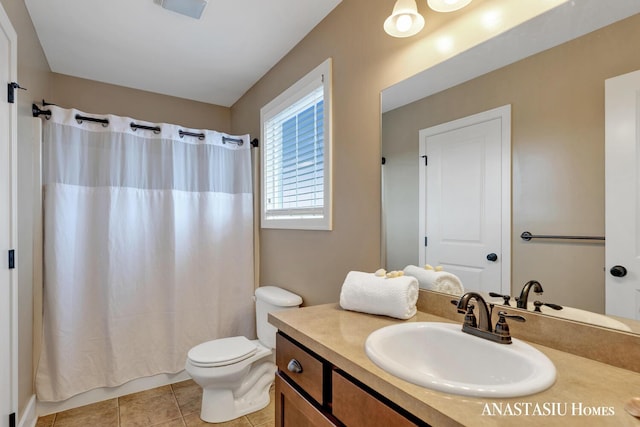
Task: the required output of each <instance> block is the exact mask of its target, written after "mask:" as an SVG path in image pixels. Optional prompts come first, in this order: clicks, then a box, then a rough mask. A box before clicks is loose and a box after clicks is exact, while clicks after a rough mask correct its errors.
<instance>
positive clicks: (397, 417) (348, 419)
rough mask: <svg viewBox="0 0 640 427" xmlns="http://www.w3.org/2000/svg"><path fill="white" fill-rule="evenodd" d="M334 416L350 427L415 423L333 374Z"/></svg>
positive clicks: (376, 426) (337, 374)
mask: <svg viewBox="0 0 640 427" xmlns="http://www.w3.org/2000/svg"><path fill="white" fill-rule="evenodd" d="M332 392H333V415H334V416H335V417H336V418H337V419H339V420H340V421H341V422H343V423H344V424H345V425H346V426H349V427H360V426H366V427H389V426H393V427H405V426H416V424H415V423H413V422H411V421H410V420H409V419H407V418H405V417H404V416H403V415H402V414H400V413H398V412H396V411H395V410H394V409H392V408H391V407H389V406H387V405H386V404H385V403H383V402H381V401H380V400H378V399H377V398H376V397H374V396H372V395H370V394H369V393H367V392H366V391H364V390H363V389H362V388H360V387H359V386H358V385H356V384H354V383H352V382H351V381H350V380H348V379H347V378H345V377H344V376H342V375H341V374H340V373H339V372H337V371H333V373H332Z"/></svg>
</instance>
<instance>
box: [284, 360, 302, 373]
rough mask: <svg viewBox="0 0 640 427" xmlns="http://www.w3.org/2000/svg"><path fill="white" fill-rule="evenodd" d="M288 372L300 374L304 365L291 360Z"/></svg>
mask: <svg viewBox="0 0 640 427" xmlns="http://www.w3.org/2000/svg"><path fill="white" fill-rule="evenodd" d="M287 370H288V371H289V372H293V373H296V374H299V373H300V372H302V365H301V364H300V362H298V361H297V360H296V359H291V360H290V361H289V364H288V365H287Z"/></svg>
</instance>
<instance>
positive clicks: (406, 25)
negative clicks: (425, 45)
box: [396, 13, 413, 33]
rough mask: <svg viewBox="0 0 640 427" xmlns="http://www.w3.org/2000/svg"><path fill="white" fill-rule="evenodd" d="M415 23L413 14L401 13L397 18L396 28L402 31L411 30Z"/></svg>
mask: <svg viewBox="0 0 640 427" xmlns="http://www.w3.org/2000/svg"><path fill="white" fill-rule="evenodd" d="M412 25H413V18H412V17H411V15H407V14H406V13H404V14H402V15H399V16H398V18H397V19H396V28H397V29H398V31H400V32H401V33H406V32H407V31H409V29H410V28H411V26H412Z"/></svg>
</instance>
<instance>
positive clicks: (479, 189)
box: [420, 105, 511, 294]
mask: <svg viewBox="0 0 640 427" xmlns="http://www.w3.org/2000/svg"><path fill="white" fill-rule="evenodd" d="M420 155H421V156H427V160H426V165H425V164H424V163H423V165H424V166H423V167H421V168H420V188H421V189H420V196H421V200H420V232H421V234H422V235H423V236H426V239H425V242H424V243H425V245H424V246H423V245H420V260H421V261H422V262H423V263H424V264H431V265H433V266H437V265H441V266H442V267H443V268H444V270H445V271H448V272H451V273H454V274H455V275H457V276H458V277H459V278H460V280H461V281H462V283H463V285H464V287H465V289H469V290H475V291H483V292H498V293H506V294H508V293H510V289H509V287H510V280H511V106H509V105H507V106H504V107H500V108H497V109H494V110H490V111H486V112H484V113H480V114H476V115H473V116H470V117H466V118H463V119H459V120H455V121H453V122H449V123H445V124H442V125H438V126H435V127H432V128H429V129H423V130H421V131H420ZM423 159H424V158H422V159H421V161H424V160H423Z"/></svg>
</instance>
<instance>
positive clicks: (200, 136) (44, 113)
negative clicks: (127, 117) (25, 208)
mask: <svg viewBox="0 0 640 427" xmlns="http://www.w3.org/2000/svg"><path fill="white" fill-rule="evenodd" d="M47 105H56V104H52V103H50V102H47V101H45V100H44V99H43V100H42V106H43V107H46V106H47ZM31 113H32V115H33V117H40V116H45V118H46V119H47V120H49V119H50V118H51V111H50V110H43V109H41V108H40V107H38V105H36V104H31ZM75 119H76V120H77V121H78V123H82V122H83V121H87V122H94V123H101V124H102V126H104V127H107V126H109V120H108V119H100V118H95V117H86V116H81V115H80V114H76V117H75ZM129 126H131V129H132V130H133V131H134V132H135V131H136V130H138V129H144V130H150V131H153V133H160V132H161V130H162V129H161V128H160V126H145V125H139V124H137V123H134V122H131V124H130V125H129ZM178 133H179V135H180V138H184V137H185V136H193V137H196V138H198V139H200V140H203V139H204V137H205V135H204V133H193V132H187V131H184V130H182V129H180V130H179V131H178ZM222 143H223V144H227V143H229V144H238V145H242V144H243V143H244V140H242V139H240V138H231V137H228V136H223V137H222ZM250 144H251V147H254V148H256V147H259V146H260V142H259V140H258V138H253V139H252V140H251V142H250Z"/></svg>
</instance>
